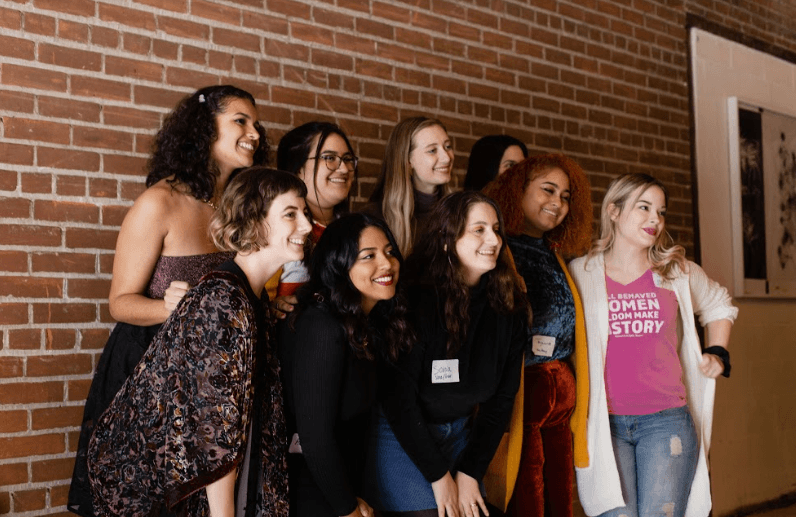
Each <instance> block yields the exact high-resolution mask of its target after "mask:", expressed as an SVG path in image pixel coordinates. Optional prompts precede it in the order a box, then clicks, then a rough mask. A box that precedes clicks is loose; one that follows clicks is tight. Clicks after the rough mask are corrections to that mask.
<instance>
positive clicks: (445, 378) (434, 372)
mask: <svg viewBox="0 0 796 517" xmlns="http://www.w3.org/2000/svg"><path fill="white" fill-rule="evenodd" d="M448 382H459V360H458V359H440V360H437V361H432V362H431V383H432V384H444V383H448Z"/></svg>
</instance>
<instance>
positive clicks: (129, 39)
mask: <svg viewBox="0 0 796 517" xmlns="http://www.w3.org/2000/svg"><path fill="white" fill-rule="evenodd" d="M122 46H123V47H124V49H125V50H127V51H130V52H134V53H136V54H141V55H147V54H149V51H150V50H151V49H152V38H149V37H147V36H142V35H140V34H132V33H129V32H125V33H124V35H123V36H122Z"/></svg>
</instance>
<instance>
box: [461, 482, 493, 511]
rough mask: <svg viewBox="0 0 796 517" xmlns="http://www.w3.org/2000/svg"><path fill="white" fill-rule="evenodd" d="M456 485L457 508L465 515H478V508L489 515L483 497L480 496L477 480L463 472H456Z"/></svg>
mask: <svg viewBox="0 0 796 517" xmlns="http://www.w3.org/2000/svg"><path fill="white" fill-rule="evenodd" d="M456 486H457V487H458V488H459V510H460V511H461V514H462V515H463V516H465V517H478V509H479V508H480V509H481V512H482V513H483V514H484V515H486V516H487V517H489V511H488V510H487V509H486V503H485V502H484V498H483V497H481V489H480V487H479V486H478V481H476V480H475V478H472V477H470V476H468V475H467V474H465V473H464V472H457V473H456Z"/></svg>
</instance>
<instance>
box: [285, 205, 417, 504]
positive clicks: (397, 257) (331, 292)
mask: <svg viewBox="0 0 796 517" xmlns="http://www.w3.org/2000/svg"><path fill="white" fill-rule="evenodd" d="M402 262H403V259H402V257H401V253H400V252H399V251H398V246H397V244H396V242H395V240H394V239H393V236H392V234H391V233H390V230H389V228H387V226H386V224H384V223H383V222H382V221H380V220H378V219H376V218H373V217H370V216H368V215H365V214H351V215H347V216H343V217H342V218H340V219H338V220H336V221H334V222H332V223H331V224H330V225H329V226H328V228H327V229H326V231H325V232H324V234H323V235H322V236H321V238H320V240H319V241H318V243H317V245H316V247H315V250H314V252H313V255H312V257H311V259H310V279H309V282H308V283H306V284H305V285H303V286H302V287H301V288H300V289H299V291H298V305H297V307H296V310H295V312H294V313H293V314H292V315H291V316H290V318H289V319H288V321H287V322H285V323H283V324H282V327H281V330H280V343H281V355H282V358H283V362H282V365H283V371H284V379H285V399H286V407H287V414H288V428H289V430H290V432H291V434H292V441H291V447H290V452H291V453H292V454H290V459H289V464H290V493H291V505H292V506H291V508H292V513H293V515H296V516H298V517H304V516H313V517H314V516H339V515H351V516H362V515H369V514H370V515H371V517H372V514H371V513H370V512H371V510H370V506H369V505H368V503H366V502H365V501H364V500H363V499H362V498H361V496H362V492H361V475H362V468H363V465H364V455H365V446H366V444H367V435H368V429H369V423H370V419H371V409H372V407H373V405H374V403H375V400H376V377H377V369H378V367H379V364H381V363H383V362H387V363H389V362H391V361H393V360H394V359H395V358H396V357H397V356H398V354H399V352H400V351H402V350H404V349H406V348H408V347H409V346H411V343H412V336H413V334H412V332H411V330H410V329H409V327H408V325H407V323H406V321H405V318H404V315H405V311H406V307H405V305H404V304H403V303H402V300H401V298H400V297H399V298H396V296H395V294H396V284H397V283H398V277H399V274H400V268H401V264H402Z"/></svg>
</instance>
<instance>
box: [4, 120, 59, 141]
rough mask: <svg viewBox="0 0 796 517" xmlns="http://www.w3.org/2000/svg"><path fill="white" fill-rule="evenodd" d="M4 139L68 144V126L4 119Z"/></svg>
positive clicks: (44, 121) (37, 121) (46, 122)
mask: <svg viewBox="0 0 796 517" xmlns="http://www.w3.org/2000/svg"><path fill="white" fill-rule="evenodd" d="M3 123H4V126H5V136H6V138H13V139H19V140H34V141H38V142H49V143H54V144H68V143H69V126H68V125H66V124H59V123H57V122H49V121H46V120H31V119H24V118H15V117H4V118H3Z"/></svg>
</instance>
